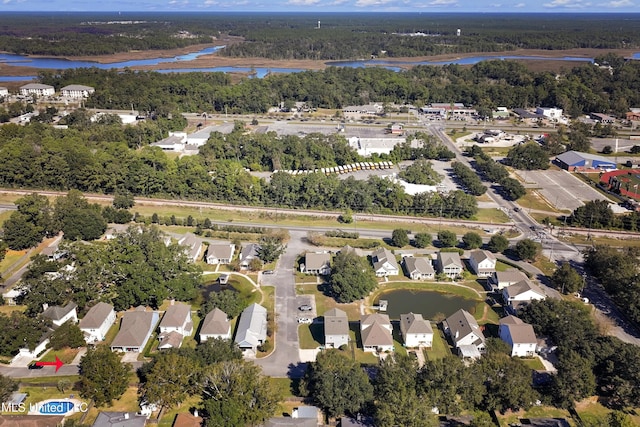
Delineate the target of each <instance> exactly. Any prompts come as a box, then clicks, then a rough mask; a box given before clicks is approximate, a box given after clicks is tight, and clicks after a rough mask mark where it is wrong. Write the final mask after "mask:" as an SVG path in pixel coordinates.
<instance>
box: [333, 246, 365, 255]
mask: <svg viewBox="0 0 640 427" xmlns="http://www.w3.org/2000/svg"><path fill="white" fill-rule="evenodd" d="M339 252H344V253H347V254H350V253H354V254H356V255H357V256H363V255H364V252H363V251H362V249H359V248H354V247H353V246H350V245H346V246H343V247H342V248H340V251H339Z"/></svg>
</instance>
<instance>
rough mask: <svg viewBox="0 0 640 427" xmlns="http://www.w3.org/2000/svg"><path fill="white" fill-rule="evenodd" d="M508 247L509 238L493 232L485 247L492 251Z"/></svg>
mask: <svg viewBox="0 0 640 427" xmlns="http://www.w3.org/2000/svg"><path fill="white" fill-rule="evenodd" d="M508 247H509V240H507V238H506V237H504V236H503V235H502V234H494V235H493V236H491V238H490V239H489V243H487V249H489V250H490V251H491V252H493V253H498V252H504V251H505V250H506V249H507V248H508Z"/></svg>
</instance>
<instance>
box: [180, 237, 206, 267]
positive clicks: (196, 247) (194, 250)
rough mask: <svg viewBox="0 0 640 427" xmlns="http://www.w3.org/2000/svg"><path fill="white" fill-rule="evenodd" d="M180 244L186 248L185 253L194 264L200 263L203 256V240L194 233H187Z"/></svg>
mask: <svg viewBox="0 0 640 427" xmlns="http://www.w3.org/2000/svg"><path fill="white" fill-rule="evenodd" d="M178 244H179V245H182V246H184V247H185V253H186V254H187V256H188V257H189V259H190V260H191V261H193V262H195V261H199V260H200V257H201V255H202V240H201V239H200V238H199V237H198V236H196V235H195V234H193V233H186V234H185V235H184V236H182V238H181V239H180V240H178Z"/></svg>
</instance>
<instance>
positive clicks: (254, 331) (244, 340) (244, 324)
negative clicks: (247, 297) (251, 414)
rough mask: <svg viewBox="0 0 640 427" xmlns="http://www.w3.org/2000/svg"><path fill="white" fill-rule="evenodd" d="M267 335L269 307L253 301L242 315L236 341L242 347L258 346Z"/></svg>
mask: <svg viewBox="0 0 640 427" xmlns="http://www.w3.org/2000/svg"><path fill="white" fill-rule="evenodd" d="M266 337H267V309H266V308H264V307H263V306H261V305H259V304H256V303H253V304H251V305H250V306H249V307H247V308H245V309H244V311H243V312H242V314H241V315H240V321H239V322H238V332H237V333H236V338H235V342H236V343H238V345H239V346H240V347H243V346H247V345H250V346H251V347H256V346H258V345H259V344H260V341H264V340H265V338H266Z"/></svg>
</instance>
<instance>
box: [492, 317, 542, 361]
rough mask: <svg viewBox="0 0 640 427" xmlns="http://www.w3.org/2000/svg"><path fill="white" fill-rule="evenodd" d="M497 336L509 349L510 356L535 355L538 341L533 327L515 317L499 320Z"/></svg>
mask: <svg viewBox="0 0 640 427" xmlns="http://www.w3.org/2000/svg"><path fill="white" fill-rule="evenodd" d="M498 335H500V339H501V340H502V341H504V342H506V343H507V344H509V347H511V356H516V357H531V356H533V355H534V354H535V353H536V347H537V345H538V340H537V338H536V334H535V332H534V331H533V326H531V325H530V324H528V323H524V322H523V321H522V320H520V319H519V318H517V317H515V316H511V315H509V316H507V317H503V318H502V319H500V326H499V327H498Z"/></svg>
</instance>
